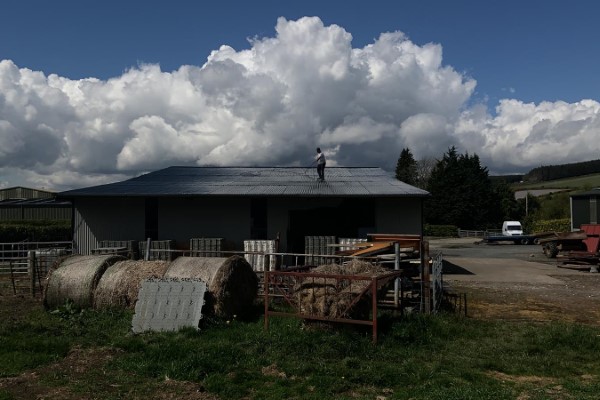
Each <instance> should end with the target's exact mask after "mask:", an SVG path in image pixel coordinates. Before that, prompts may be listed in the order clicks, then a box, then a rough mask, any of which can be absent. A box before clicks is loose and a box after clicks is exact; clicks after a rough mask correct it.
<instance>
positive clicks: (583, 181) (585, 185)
mask: <svg viewBox="0 0 600 400" xmlns="http://www.w3.org/2000/svg"><path fill="white" fill-rule="evenodd" d="M597 187H600V174H591V175H583V176H577V177H574V178H566V179H558V180H554V181H546V182H538V183H516V184H514V185H513V189H514V190H515V191H517V190H526V189H571V190H589V189H592V188H597Z"/></svg>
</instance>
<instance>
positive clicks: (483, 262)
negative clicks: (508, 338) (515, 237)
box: [444, 257, 580, 285]
mask: <svg viewBox="0 0 600 400" xmlns="http://www.w3.org/2000/svg"><path fill="white" fill-rule="evenodd" d="M444 262H445V265H444V280H446V281H477V282H514V283H539V284H557V285H558V284H563V283H564V282H563V281H561V280H560V279H559V278H557V276H560V275H574V274H580V273H579V272H577V271H572V270H568V269H561V268H557V267H556V266H552V265H548V264H544V263H539V262H531V261H524V260H519V259H516V258H472V257H444ZM551 275H552V276H551Z"/></svg>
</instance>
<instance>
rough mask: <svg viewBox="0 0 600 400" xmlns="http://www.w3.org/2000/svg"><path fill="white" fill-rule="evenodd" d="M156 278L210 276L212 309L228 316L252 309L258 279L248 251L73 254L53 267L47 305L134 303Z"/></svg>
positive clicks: (205, 278)
mask: <svg viewBox="0 0 600 400" xmlns="http://www.w3.org/2000/svg"><path fill="white" fill-rule="evenodd" d="M156 278H159V279H161V278H180V279H191V278H200V279H202V280H203V281H204V282H206V285H207V288H208V292H207V297H209V299H207V300H208V301H207V308H205V310H206V311H207V313H210V314H214V315H216V316H218V317H224V318H228V317H231V316H233V315H237V316H239V317H244V316H245V315H246V314H247V313H249V312H250V311H251V306H252V304H253V303H254V300H255V298H256V294H257V290H258V280H257V277H256V274H255V273H254V272H253V271H252V267H251V266H250V265H249V264H248V263H247V262H246V260H245V259H244V258H243V257H239V256H233V257H229V258H214V257H213V258H205V257H180V258H178V259H176V260H175V261H173V262H168V261H132V260H126V259H125V258H124V257H119V256H110V255H99V256H71V257H68V258H65V259H63V260H61V261H60V262H59V263H58V265H57V268H56V269H54V270H53V271H51V272H50V274H49V275H48V278H47V281H46V289H45V292H44V306H45V307H46V308H47V309H51V308H56V307H59V306H61V305H64V304H65V302H67V301H69V300H70V301H73V303H74V304H75V305H76V306H78V307H81V308H88V307H95V308H110V307H126V308H134V307H135V302H136V301H137V296H138V293H139V290H140V288H141V286H142V283H143V282H144V281H145V280H147V279H156Z"/></svg>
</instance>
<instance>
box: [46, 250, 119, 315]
mask: <svg viewBox="0 0 600 400" xmlns="http://www.w3.org/2000/svg"><path fill="white" fill-rule="evenodd" d="M123 259H124V257H121V256H115V255H102V256H70V257H66V258H63V259H62V260H60V262H58V263H57V264H56V269H52V270H51V271H50V272H49V274H48V277H47V278H46V285H45V289H44V307H46V309H51V308H56V307H59V306H62V305H64V304H65V303H66V302H67V301H68V300H70V301H73V303H74V305H76V306H77V307H81V308H89V307H92V305H93V304H94V290H95V289H96V286H97V285H98V281H99V280H100V278H101V277H102V274H103V273H104V271H106V269H107V268H108V267H110V266H111V265H113V264H114V263H116V262H118V261H120V260H123Z"/></svg>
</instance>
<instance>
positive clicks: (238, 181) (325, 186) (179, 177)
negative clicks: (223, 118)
mask: <svg viewBox="0 0 600 400" xmlns="http://www.w3.org/2000/svg"><path fill="white" fill-rule="evenodd" d="M325 178H326V180H325V182H318V181H317V174H316V170H315V169H313V168H301V167H169V168H165V169H162V170H159V171H155V172H151V173H149V174H145V175H142V176H139V177H137V178H133V179H129V180H126V181H122V182H116V183H111V184H108V185H100V186H92V187H87V188H82V189H75V190H69V191H66V192H62V193H60V194H59V196H60V197H62V198H71V197H97V196H157V197H163V196H279V197H281V196H286V197H287V196H294V197H320V196H325V197H340V196H352V197H355V196H356V197H365V196H391V197H400V196H409V197H415V196H416V197H424V196H428V195H429V193H428V192H426V191H425V190H421V189H418V188H416V187H414V186H410V185H407V184H406V183H404V182H400V181H398V180H396V179H395V178H394V177H393V176H390V175H389V174H388V173H386V172H385V171H383V170H382V169H381V168H342V167H330V168H327V169H326V170H325Z"/></svg>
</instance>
